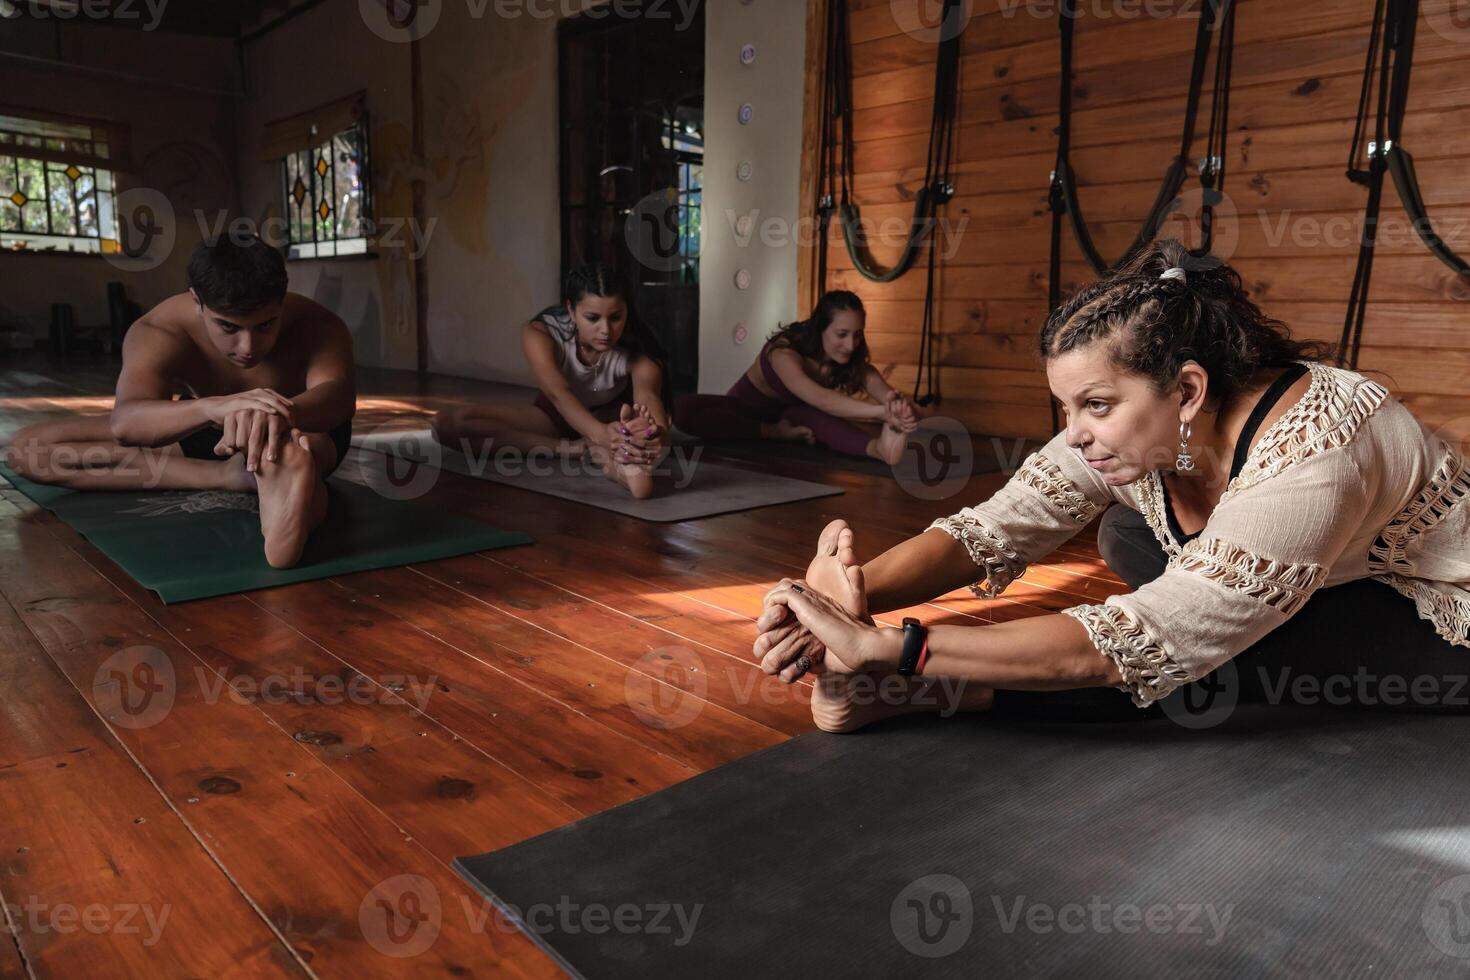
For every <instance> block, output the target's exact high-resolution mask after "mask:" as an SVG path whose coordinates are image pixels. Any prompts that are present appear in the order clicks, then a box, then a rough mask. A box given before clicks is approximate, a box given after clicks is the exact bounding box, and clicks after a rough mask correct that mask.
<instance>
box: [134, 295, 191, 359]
mask: <svg viewBox="0 0 1470 980" xmlns="http://www.w3.org/2000/svg"><path fill="white" fill-rule="evenodd" d="M198 315H199V308H198V304H196V303H195V302H194V298H193V297H192V296H190V295H189V294H188V293H180V294H179V295H177V296H170V297H169V298H168V299H166V300H164V301H163V302H162V303H159V304H158V305H157V306H155V307H154V308H153V309H151V310H149V311H148V312H147V313H144V314H143V315H142V316H141V317H139V318H138V320H137V321H136V322H134V323H133V325H132V326H131V327H129V328H128V332H127V337H126V339H125V341H124V343H123V354H124V355H126V354H127V353H129V351H130V350H131V351H132V352H140V351H148V352H150V353H164V352H175V351H182V350H185V349H187V348H189V347H191V346H193V344H194V340H193V337H192V336H191V335H190V334H189V329H188V325H189V319H190V318H191V317H197V316H198Z"/></svg>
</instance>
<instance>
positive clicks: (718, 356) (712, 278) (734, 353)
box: [699, 0, 807, 393]
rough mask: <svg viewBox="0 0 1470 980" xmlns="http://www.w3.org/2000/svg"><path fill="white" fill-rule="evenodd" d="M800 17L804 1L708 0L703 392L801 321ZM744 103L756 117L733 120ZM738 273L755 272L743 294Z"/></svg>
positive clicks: (728, 380)
mask: <svg viewBox="0 0 1470 980" xmlns="http://www.w3.org/2000/svg"><path fill="white" fill-rule="evenodd" d="M806 16H807V4H806V0H754V2H752V3H743V2H742V0H706V9H705V17H706V22H705V25H706V30H705V106H704V116H705V160H704V215H703V233H704V240H703V242H702V243H701V258H700V265H699V282H700V297H699V322H700V327H699V329H700V344H699V388H700V390H701V391H705V392H716V393H723V392H724V391H725V390H726V389H727V388H729V386H730V385H731V384H732V383H733V382H734V381H735V379H736V378H738V377H739V376H740V374H741V373H742V372H744V371H745V370H746V369H747V368H748V367H750V363H751V361H753V360H754V359H755V356H756V354H757V353H758V352H759V350H760V345H761V342H762V341H763V340H764V339H765V338H766V337H767V336H768V335H769V334H770V333H771V332H772V331H773V330H775V329H776V327H777V326H778V325H779V324H782V323H787V322H790V321H791V320H793V319H795V318H796V316H797V309H796V270H797V262H798V256H797V246H796V241H797V237H796V236H797V230H798V219H799V218H800V217H801V215H800V210H799V209H800V204H801V201H800V199H801V141H802V103H803V97H804V94H805V91H806V85H805V73H806V64H805V62H806ZM745 44H754V45H755V48H756V60H755V62H754V63H753V64H751V65H749V66H747V65H743V64H741V62H740V49H741V47H742V46H743V45H745ZM747 102H748V103H750V104H751V105H752V106H754V108H755V115H754V117H753V120H752V121H751V123H750V124H749V125H741V124H740V123H739V121H738V118H737V114H738V112H739V109H740V106H741V104H742V103H747ZM743 160H749V161H750V163H751V165H752V167H753V176H752V179H751V180H750V181H749V182H748V183H747V182H742V181H740V180H739V179H738V178H737V176H736V168H737V167H738V166H739V164H740V162H741V161H743ZM743 214H750V215H751V216H752V218H753V219H754V225H755V228H754V233H753V234H752V236H751V237H750V238H749V240H748V242H746V243H745V244H741V239H739V238H738V237H737V234H736V228H735V219H736V217H737V216H739V215H743ZM763 229H764V230H765V231H766V232H769V233H771V234H767V235H763V233H762V230H763ZM783 236H784V237H783ZM740 269H747V270H749V272H750V274H751V286H750V288H749V289H747V290H740V289H737V288H736V286H735V275H736V272H737V271H738V270H740ZM803 312H805V311H803ZM742 323H743V324H744V325H745V327H746V330H747V333H748V339H747V340H746V341H745V343H744V344H737V343H736V342H735V339H734V336H733V334H734V330H735V327H736V325H737V324H742Z"/></svg>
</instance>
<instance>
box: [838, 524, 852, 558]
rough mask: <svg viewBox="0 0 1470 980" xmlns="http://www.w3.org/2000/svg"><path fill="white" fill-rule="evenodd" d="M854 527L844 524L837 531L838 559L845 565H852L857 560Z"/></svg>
mask: <svg viewBox="0 0 1470 980" xmlns="http://www.w3.org/2000/svg"><path fill="white" fill-rule="evenodd" d="M852 541H853V535H852V528H850V527H848V526H846V525H843V528H842V530H841V531H839V532H838V533H837V560H838V561H840V562H841V563H842V564H844V565H852V564H854V563H855V562H856V561H857V552H855V551H854V550H853V547H852Z"/></svg>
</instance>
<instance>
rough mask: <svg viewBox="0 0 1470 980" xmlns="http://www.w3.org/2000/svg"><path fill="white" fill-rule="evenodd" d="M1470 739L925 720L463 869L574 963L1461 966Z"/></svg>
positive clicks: (1265, 723)
mask: <svg viewBox="0 0 1470 980" xmlns="http://www.w3.org/2000/svg"><path fill="white" fill-rule="evenodd" d="M1466 744H1467V733H1466V728H1465V719H1464V718H1463V717H1459V718H1456V717H1445V716H1440V717H1435V716H1416V715H1405V714H1390V713H1373V712H1366V711H1361V710H1353V709H1332V708H1316V707H1312V708H1303V707H1298V706H1291V707H1282V706H1273V705H1249V706H1242V707H1239V708H1237V709H1236V710H1235V711H1234V712H1233V713H1232V714H1230V716H1229V717H1228V719H1226V720H1225V721H1223V722H1221V723H1220V724H1218V725H1216V726H1215V727H1213V728H1208V729H1204V730H1191V729H1186V728H1184V727H1181V726H1180V725H1177V724H1176V723H1175V722H1173V721H1171V720H1170V719H1169V718H1167V717H1159V718H1155V719H1149V720H1142V721H1125V722H1111V723H1091V724H1089V723H1080V722H1060V721H1049V722H1026V721H1014V720H1011V721H1008V720H1005V719H1000V718H996V717H993V716H986V715H978V716H968V717H966V716H961V717H955V718H950V719H940V718H923V719H919V718H914V719H908V720H905V721H901V722H897V723H893V724H889V725H885V726H881V727H878V728H874V729H872V730H869V731H866V732H863V733H860V734H857V735H846V736H837V735H826V734H822V733H813V734H811V735H805V736H802V737H800V738H797V739H794V740H792V741H790V742H786V743H784V744H782V745H779V746H776V747H774V748H771V749H767V750H765V751H762V752H759V753H756V754H755V755H752V756H749V757H747V758H745V759H742V760H740V761H738V762H735V763H733V764H731V765H728V766H724V767H722V768H720V769H717V770H714V771H712V772H709V773H705V774H703V775H701V776H697V777H695V778H693V779H690V780H688V781H687V782H684V783H681V784H679V785H677V786H674V787H671V788H669V789H667V790H665V791H663V792H660V793H656V794H654V795H653V796H650V797H647V798H645V799H643V800H639V801H636V802H633V803H629V804H626V805H624V806H621V807H618V808H616V809H614V810H611V811H609V812H607V813H604V814H600V815H597V816H594V817H590V818H587V819H584V820H581V821H579V822H577V823H575V824H572V825H570V826H567V827H564V828H561V829H559V830H555V831H552V832H550V833H547V834H544V835H542V836H540V837H537V838H534V839H532V840H529V841H526V842H524V843H522V844H518V845H515V846H513V847H509V848H506V849H504V850H501V851H497V852H494V853H491V854H485V855H481V856H479V857H473V858H461V859H460V860H459V861H458V862H456V866H457V868H458V870H459V871H460V873H461V874H462V875H463V876H465V878H466V879H467V880H469V881H470V882H471V883H472V884H474V885H475V886H476V887H477V888H478V889H479V890H480V891H481V892H482V893H484V894H485V895H487V896H489V897H491V898H492V900H493V901H495V902H496V903H497V904H498V905H499V906H500V907H501V908H502V909H503V910H504V911H503V912H502V913H500V914H499V915H498V916H497V917H496V918H495V919H493V920H492V921H496V922H498V923H500V924H501V927H502V928H509V927H510V926H509V925H508V924H507V923H509V922H512V921H516V920H517V919H519V920H521V922H522V927H523V928H524V929H525V930H526V931H527V932H528V933H529V934H530V935H531V936H532V937H533V938H534V939H536V941H537V942H539V943H540V944H542V946H543V947H544V948H546V949H547V950H548V951H549V952H550V953H551V954H552V955H553V956H554V957H556V958H557V959H558V961H559V962H561V963H562V965H563V966H564V967H566V968H567V969H568V970H569V971H570V972H572V973H574V974H578V975H582V976H587V977H597V978H616V977H629V978H633V977H638V978H644V977H665V976H680V977H699V978H701V980H715V978H721V977H731V978H748V977H762V978H768V977H813V976H834V977H848V976H861V977H907V976H925V977H928V976H938V977H951V976H952V977H966V978H969V977H987V976H995V977H1011V976H1016V977H1022V976H1025V977H1130V978H1133V977H1171V978H1173V977H1222V978H1223V977H1231V978H1234V977H1285V976H1323V977H1326V976H1349V975H1351V976H1363V977H1390V976H1391V977H1441V976H1443V977H1448V976H1456V977H1463V976H1466V975H1467V973H1470V792H1466V785H1467V783H1466V779H1465V751H1464V747H1465V745H1466ZM619 915H621V919H619Z"/></svg>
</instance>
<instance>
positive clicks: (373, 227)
mask: <svg viewBox="0 0 1470 980" xmlns="http://www.w3.org/2000/svg"><path fill="white" fill-rule="evenodd" d="M311 134H312V138H313V140H315V142H313V143H312V144H311V145H309V146H305V147H302V148H301V149H299V150H296V151H294V152H292V153H291V154H289V155H288V156H285V157H282V158H281V159H280V160H278V161H277V166H278V168H279V171H278V172H279V174H280V193H281V211H282V214H283V216H284V217H285V225H286V241H285V246H286V260H287V261H288V262H315V261H333V260H337V259H360V258H364V257H368V258H370V257H372V256H373V252H372V247H373V239H374V237H375V235H376V232H377V224H376V221H377V217H376V200H375V197H374V194H373V170H372V157H373V155H372V146H371V138H372V128H371V116H370V114H369V113H368V111H367V109H366V108H365V107H364V108H363V109H362V111H361V113H360V114H359V115H358V117H357V118H356V119H355V120H354V121H353V123H352V125H351V126H349V127H348V128H347V129H343V130H340V131H338V132H335V133H332V134H331V135H330V136H329V137H327V138H326V140H324V141H322V140H320V139H319V138H318V127H317V126H315V125H313V126H312V127H311ZM347 134H355V146H356V148H357V151H358V152H359V154H360V156H361V163H360V165H359V166H358V184H359V186H360V188H361V195H360V198H359V207H358V210H359V214H358V219H357V220H358V227H359V230H360V232H361V233H360V234H358V235H355V236H351V237H347V238H342V237H338V236H337V234H336V229H337V228H338V219H337V214H338V209H339V208H340V206H341V201H340V199H339V198H338V197H337V191H338V184H337V163H338V161H337V141H338V140H339V139H341V138H342V137H343V136H345V135H347ZM326 150H331V153H330V154H327V153H325V152H324V151H326ZM306 157H309V158H310V161H311V162H310V164H309V165H307V166H306V169H305V170H304V171H302V170H301V169H300V168H301V166H302V164H303V163H304V162H305V160H304V159H303V158H306ZM328 157H330V160H328ZM293 158H294V159H296V160H297V167H298V169H297V172H296V173H295V174H294V175H293V173H292V169H291V165H292V161H293ZM323 165H324V166H325V167H326V173H322V171H321V169H320V168H321V166H323ZM293 176H294V177H295V181H293V179H292V178H293ZM303 176H309V177H310V180H311V184H310V186H309V187H308V188H306V191H305V193H304V194H303V195H302V199H304V198H310V200H311V201H312V204H313V207H312V210H311V212H310V213H309V214H308V213H306V212H303V211H302V210H301V208H302V200H301V199H298V198H297V197H296V193H295V190H296V188H295V184H296V183H298V182H300V181H301V179H302V177H303ZM329 179H330V182H331V188H332V195H333V201H332V207H331V209H330V210H329V212H328V215H326V216H322V215H320V214H319V213H318V209H319V208H320V206H321V204H322V203H324V202H323V201H322V197H321V194H320V192H321V191H322V190H324V189H325V188H326V184H327V181H328V180H329ZM324 223H327V224H330V226H331V227H332V229H333V234H332V237H330V238H325V237H322V236H321V234H320V232H321V226H322V225H323V224H324ZM305 224H309V225H310V227H311V231H312V239H311V241H305V240H301V239H298V237H297V234H296V228H297V226H298V225H305ZM344 245H345V246H346V247H345V248H344ZM327 247H329V248H330V251H324V249H325V248H327Z"/></svg>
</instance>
